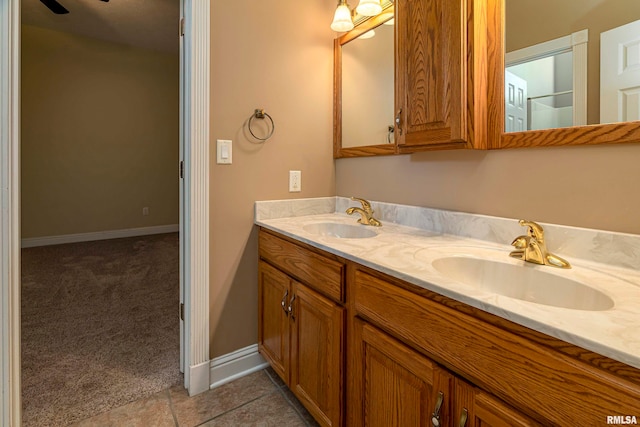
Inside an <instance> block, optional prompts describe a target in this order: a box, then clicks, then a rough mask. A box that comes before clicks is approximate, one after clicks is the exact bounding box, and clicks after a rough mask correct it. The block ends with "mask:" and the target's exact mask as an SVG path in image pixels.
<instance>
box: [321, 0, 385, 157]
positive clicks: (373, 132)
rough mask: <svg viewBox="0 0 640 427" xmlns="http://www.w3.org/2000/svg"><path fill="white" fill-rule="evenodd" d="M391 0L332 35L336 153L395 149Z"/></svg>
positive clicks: (363, 153)
mask: <svg viewBox="0 0 640 427" xmlns="http://www.w3.org/2000/svg"><path fill="white" fill-rule="evenodd" d="M394 52H395V25H394V8H393V5H392V4H391V3H389V4H388V5H387V7H386V8H385V9H384V10H383V11H382V13H380V14H379V15H377V16H374V17H371V18H368V19H366V20H365V21H363V22H361V23H360V24H359V25H358V26H357V27H356V28H354V29H353V30H351V31H349V32H348V33H345V34H344V35H342V36H341V37H339V38H337V39H335V41H334V90H333V92H334V100H333V111H334V115H333V117H334V126H333V149H334V150H333V153H334V157H335V158H340V157H360V156H374V155H386V154H395V152H396V145H395V138H394V133H395V127H394V117H395V115H394V94H395V79H394V73H395V66H394Z"/></svg>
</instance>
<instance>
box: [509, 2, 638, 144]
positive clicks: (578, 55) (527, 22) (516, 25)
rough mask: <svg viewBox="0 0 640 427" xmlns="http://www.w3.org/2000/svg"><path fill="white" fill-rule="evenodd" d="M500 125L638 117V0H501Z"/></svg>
mask: <svg viewBox="0 0 640 427" xmlns="http://www.w3.org/2000/svg"><path fill="white" fill-rule="evenodd" d="M505 23H506V24H505V25H506V29H505V47H506V49H505V50H506V55H505V67H506V69H505V131H506V132H518V131H526V130H536V129H550V128H561V127H570V126H581V125H585V124H599V123H614V122H627V121H635V120H640V1H637V0H565V1H562V2H557V1H555V0H553V1H552V0H539V1H537V2H528V1H522V0H506V1H505Z"/></svg>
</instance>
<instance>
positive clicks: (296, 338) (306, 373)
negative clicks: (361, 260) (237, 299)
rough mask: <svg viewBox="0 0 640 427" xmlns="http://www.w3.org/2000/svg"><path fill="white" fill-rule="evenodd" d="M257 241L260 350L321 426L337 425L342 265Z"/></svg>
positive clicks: (280, 242) (273, 239) (282, 242)
mask: <svg viewBox="0 0 640 427" xmlns="http://www.w3.org/2000/svg"><path fill="white" fill-rule="evenodd" d="M259 241H260V251H259V252H260V258H261V259H260V261H259V266H258V275H259V277H258V318H259V320H258V325H259V327H258V348H259V351H260V353H261V354H262V356H263V357H264V358H265V359H267V361H269V363H270V364H271V366H272V367H273V369H274V371H275V372H276V373H277V374H278V375H279V376H280V377H281V378H282V380H283V381H284V382H285V383H286V384H287V386H288V387H289V388H290V389H291V391H292V392H293V393H294V394H295V395H296V397H297V398H298V399H299V400H300V402H301V403H302V404H303V405H304V406H305V407H306V408H307V410H308V411H309V413H311V414H312V415H313V417H314V418H315V419H316V420H317V421H318V422H319V423H320V425H322V426H341V425H342V417H343V409H342V408H343V400H344V399H343V396H344V394H343V390H344V387H343V384H344V381H343V374H344V371H343V366H344V364H343V362H342V360H343V354H344V351H343V348H344V344H343V341H344V325H345V308H344V306H343V303H342V301H343V300H342V298H343V294H344V291H343V289H342V288H343V276H344V274H343V270H344V263H343V262H341V261H340V260H337V258H336V257H331V256H330V255H329V254H327V256H324V255H321V254H319V253H317V252H315V251H313V250H311V249H308V248H304V247H302V246H299V245H297V244H295V243H293V242H290V241H288V240H286V239H284V238H280V237H278V236H275V235H273V234H270V233H268V232H265V231H260V236H259ZM303 280H304V281H305V282H304V283H303ZM336 281H337V282H336Z"/></svg>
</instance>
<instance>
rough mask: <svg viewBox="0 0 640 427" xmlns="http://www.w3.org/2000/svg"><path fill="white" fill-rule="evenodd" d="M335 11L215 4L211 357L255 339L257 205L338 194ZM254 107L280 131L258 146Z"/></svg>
mask: <svg viewBox="0 0 640 427" xmlns="http://www.w3.org/2000/svg"><path fill="white" fill-rule="evenodd" d="M333 7H334V4H333V3H327V2H326V1H325V0H306V1H303V2H261V1H255V0H234V1H228V2H222V1H220V2H218V1H216V2H212V11H211V18H212V22H211V31H212V33H211V42H212V52H211V54H212V58H211V97H212V101H211V106H212V113H211V119H212V126H211V148H212V150H211V161H212V172H211V264H210V267H211V287H210V298H211V317H210V326H211V328H210V331H211V332H210V333H211V335H212V337H211V356H212V357H216V356H219V355H222V354H226V353H229V352H231V351H234V350H237V349H239V348H242V347H245V346H248V345H252V344H255V343H256V342H257V313H258V306H257V275H258V274H257V260H258V256H257V238H256V237H257V234H256V230H255V228H254V226H253V205H254V201H256V200H266V199H286V198H300V197H321V196H332V195H334V194H335V181H334V165H333V159H332V129H333V125H332V93H333V92H332V88H333V80H332V79H333V71H332V67H333V38H334V36H335V34H334V33H333V32H332V31H331V30H330V29H329V24H330V22H331V19H332V13H333ZM256 108H264V109H265V111H266V112H267V113H268V114H270V115H271V116H272V117H273V120H274V121H275V125H276V130H275V133H274V135H273V138H271V139H270V140H269V141H268V142H266V143H264V144H256V143H254V142H253V141H252V140H251V138H250V135H249V133H248V131H247V128H246V121H247V119H248V118H249V116H250V115H251V114H252V113H253V110H254V109H256ZM257 125H258V126H256V132H259V129H258V127H259V123H258V124H257ZM248 135H249V137H248ZM216 139H231V140H233V164H232V165H216V164H215V140H216ZM289 170H301V171H302V192H301V193H289V192H288V176H289Z"/></svg>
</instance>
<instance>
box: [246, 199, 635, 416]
mask: <svg viewBox="0 0 640 427" xmlns="http://www.w3.org/2000/svg"><path fill="white" fill-rule="evenodd" d="M332 203H333V205H332ZM323 204H324V205H323ZM348 204H349V201H348V200H346V199H343V198H335V199H334V198H326V199H309V200H306V201H305V200H301V201H281V202H259V203H258V204H257V206H256V223H257V224H258V225H259V226H260V227H261V228H260V237H259V242H260V261H259V262H260V278H259V288H260V291H259V307H260V308H259V312H260V321H259V322H260V323H259V331H260V338H259V339H260V343H259V346H260V352H261V353H262V355H263V356H264V357H265V358H266V359H267V360H268V361H269V362H270V363H271V365H272V366H273V368H274V370H275V371H276V372H277V373H278V374H279V375H280V376H281V377H282V378H283V380H284V381H285V382H286V383H287V384H288V385H289V387H290V388H291V390H292V391H293V393H294V394H295V395H296V396H297V397H298V398H299V399H300V401H301V402H302V403H303V404H304V405H305V407H307V408H308V409H309V411H310V412H311V413H312V414H313V416H314V417H315V418H316V420H317V421H318V422H319V423H320V424H321V425H325V426H341V425H347V426H363V425H370V426H392V425H397V426H403V427H404V426H410V425H422V426H424V425H441V426H453V425H455V426H462V425H466V426H480V425H505V426H506V425H600V424H603V425H604V424H607V417H610V416H635V417H640V352H639V351H638V350H639V349H640V340H639V339H638V337H637V333H636V332H635V331H637V330H638V329H637V327H638V326H640V324H638V323H639V322H640V320H638V319H637V317H638V316H637V314H636V313H637V307H638V305H637V304H638V303H640V274H639V272H638V269H637V268H635V269H634V268H621V267H617V266H611V265H605V264H597V263H594V262H592V261H591V260H588V259H580V258H576V257H575V255H584V254H581V253H580V249H576V248H577V247H578V245H575V246H573V247H572V245H571V241H574V240H576V239H577V240H578V241H579V242H580V247H583V246H584V245H586V246H588V243H586V242H588V240H589V238H590V237H589V236H591V237H593V236H596V235H597V236H600V237H597V238H593V239H592V240H593V241H594V242H595V241H598V242H599V243H598V245H601V244H602V242H603V241H606V240H607V239H606V238H604V237H603V236H601V234H602V233H598V232H596V231H593V230H582V229H573V228H571V227H558V226H548V227H547V230H548V231H547V232H548V240H547V241H548V243H549V244H550V245H553V242H554V238H556V242H557V243H559V246H555V247H554V249H555V248H558V249H562V248H564V249H565V251H564V252H559V254H561V255H563V256H567V257H568V259H570V260H571V261H572V263H573V264H574V268H573V269H572V270H561V269H554V268H553V267H549V266H534V267H531V266H528V265H527V266H524V265H519V264H517V263H518V262H520V261H518V260H512V259H509V257H508V252H509V246H508V245H506V244H504V243H502V244H500V243H496V242H495V241H493V240H498V241H503V242H504V239H505V237H504V236H506V235H512V237H515V235H516V234H514V233H518V232H521V230H519V229H518V225H517V221H515V220H508V219H502V218H492V217H484V216H475V215H468V214H461V213H451V212H446V211H437V210H430V209H421V208H414V207H402V206H398V205H386V204H374V208H375V209H376V210H377V211H379V212H381V213H382V217H381V218H380V219H381V220H382V223H383V225H382V227H381V228H380V229H379V230H376V231H375V232H374V234H373V235H371V234H370V233H369V232H367V233H364V232H359V231H356V230H359V229H365V230H367V231H368V230H370V229H371V228H372V227H365V226H362V225H356V224H355V218H353V217H348V216H346V215H343V214H341V213H340V212H344V209H343V208H344V207H345V206H347V205H348ZM288 215H289V216H288ZM391 217H395V218H396V219H397V220H401V222H404V223H406V224H409V225H412V226H411V227H408V226H404V225H399V224H397V223H392V222H390V219H391ZM319 224H320V225H319ZM321 224H325V225H321ZM326 224H329V225H326ZM331 224H333V225H331ZM336 224H337V225H336ZM417 225H422V226H421V227H418V226H417ZM353 227H355V228H353ZM327 230H328V231H327ZM469 230H475V231H472V232H470V231H469ZM452 231H457V233H453V232H452ZM345 233H350V234H349V237H343V236H344V235H345ZM354 233H355V234H354ZM358 233H362V235H359V234H358ZM474 233H475V234H474ZM469 234H472V237H469ZM613 237H614V238H613V239H609V240H610V241H612V240H616V241H617V242H616V243H615V244H618V245H622V246H623V247H624V249H622V248H621V249H622V250H623V251H627V253H630V254H631V257H632V258H633V257H635V255H633V254H634V253H635V252H634V251H637V250H640V246H638V239H640V238H639V237H638V236H633V235H620V234H617V235H616V236H613ZM483 239H486V240H483ZM507 240H508V239H507ZM563 240H564V242H563ZM509 241H510V240H509ZM509 241H506V243H509ZM592 249H593V248H592ZM592 249H584V250H585V251H586V252H590V251H591V252H593V250H592ZM600 249H604V250H605V251H608V249H607V248H600ZM609 249H610V248H609ZM629 251H630V252H629ZM451 257H462V258H465V257H466V258H473V259H483V258H491V259H492V261H496V262H500V263H502V262H503V261H504V259H506V261H504V262H506V263H512V265H514V266H515V268H521V269H525V270H526V269H529V268H531V269H533V270H535V271H542V273H543V274H549V275H550V276H549V278H550V279H551V280H554V279H553V277H552V276H556V275H559V276H558V277H564V279H562V280H565V279H566V278H567V277H570V278H571V280H575V281H578V282H581V281H583V280H584V281H586V282H588V277H596V279H598V280H596V281H595V282H593V283H587V285H588V287H590V288H591V287H593V290H594V291H597V292H599V293H602V294H603V295H605V296H606V297H607V298H611V301H612V302H613V304H612V305H607V304H605V305H600V304H602V303H603V302H602V301H606V299H605V300H599V299H597V298H596V299H595V300H593V299H591V300H590V301H591V302H589V303H588V304H595V305H590V306H583V307H579V308H565V307H562V305H565V304H568V303H569V300H568V299H567V300H566V302H563V301H561V302H557V304H558V305H557V306H553V305H552V304H556V302H552V303H549V304H550V305H547V303H544V304H540V303H536V302H532V301H527V300H526V299H518V298H513V297H507V296H504V295H496V294H495V293H494V292H497V291H486V290H482V289H477V288H474V287H472V286H467V284H464V283H460V280H461V279H460V278H456V279H455V280H450V278H448V277H447V276H446V275H444V274H442V272H439V271H438V270H437V269H435V268H433V266H434V265H437V264H438V261H437V260H438V259H449V258H451ZM494 257H495V258H494ZM502 257H504V259H503V258H502ZM621 262H623V263H624V262H626V261H625V260H624V259H621ZM542 269H551V270H553V271H549V273H547V271H546V270H542ZM533 270H532V271H533ZM563 274H566V275H568V276H562V275H563ZM582 274H585V276H582ZM594 275H595V276H594ZM536 277H537V278H543V279H544V278H545V277H547V276H536ZM607 277H609V278H608V279H607ZM558 280H560V279H558ZM617 281H620V283H618V282H617ZM558 283H563V282H558ZM567 283H568V282H567ZM517 285H518V284H517V283H516V282H513V286H517ZM557 293H558V294H561V293H562V290H561V289H558V292H557ZM593 301H595V302H593ZM634 322H635V323H634Z"/></svg>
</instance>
